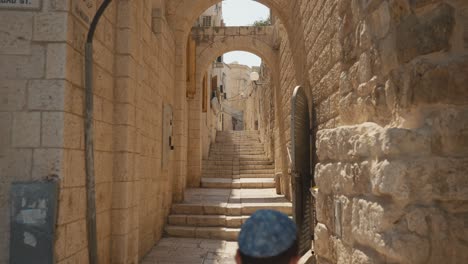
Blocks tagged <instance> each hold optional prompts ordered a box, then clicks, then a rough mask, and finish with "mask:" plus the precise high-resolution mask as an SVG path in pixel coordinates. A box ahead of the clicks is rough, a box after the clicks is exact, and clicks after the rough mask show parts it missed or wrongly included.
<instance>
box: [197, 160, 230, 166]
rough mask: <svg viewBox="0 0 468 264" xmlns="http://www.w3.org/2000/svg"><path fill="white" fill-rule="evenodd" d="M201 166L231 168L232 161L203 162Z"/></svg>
mask: <svg viewBox="0 0 468 264" xmlns="http://www.w3.org/2000/svg"><path fill="white" fill-rule="evenodd" d="M203 165H217V166H218V165H219V166H223V165H228V166H229V165H230V166H232V160H203Z"/></svg>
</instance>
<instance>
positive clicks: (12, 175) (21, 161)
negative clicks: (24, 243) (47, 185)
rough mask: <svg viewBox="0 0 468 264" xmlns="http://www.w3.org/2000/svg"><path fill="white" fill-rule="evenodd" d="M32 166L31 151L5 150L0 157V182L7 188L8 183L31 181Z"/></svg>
mask: <svg viewBox="0 0 468 264" xmlns="http://www.w3.org/2000/svg"><path fill="white" fill-rule="evenodd" d="M32 165H33V150H32V149H9V150H6V151H5V153H2V155H1V156H0V174H1V175H2V177H1V180H0V182H2V183H5V187H7V186H8V188H9V183H10V182H12V181H29V180H31V179H32V178H31V168H32ZM0 185H2V184H0ZM3 194H4V195H5V196H8V195H9V191H6V190H4V192H3ZM1 200H2V199H0V201H1ZM2 202H4V201H2ZM0 232H1V230H0Z"/></svg>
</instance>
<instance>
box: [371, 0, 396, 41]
mask: <svg viewBox="0 0 468 264" xmlns="http://www.w3.org/2000/svg"><path fill="white" fill-rule="evenodd" d="M391 22H392V21H391V14H390V8H389V4H388V2H387V1H384V2H382V3H381V4H380V6H379V8H378V9H377V10H376V11H374V12H373V13H372V14H371V16H370V25H371V27H372V31H373V33H374V34H375V35H376V36H377V37H378V38H383V37H385V35H386V34H387V33H388V31H389V30H390V26H391Z"/></svg>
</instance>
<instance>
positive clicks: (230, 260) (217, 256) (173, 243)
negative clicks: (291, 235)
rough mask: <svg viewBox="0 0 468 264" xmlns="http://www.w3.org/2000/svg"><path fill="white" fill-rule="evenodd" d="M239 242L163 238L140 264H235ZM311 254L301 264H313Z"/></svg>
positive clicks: (303, 258) (302, 259)
mask: <svg viewBox="0 0 468 264" xmlns="http://www.w3.org/2000/svg"><path fill="white" fill-rule="evenodd" d="M237 248H238V247H237V242H230V241H224V240H210V239H192V238H173V237H171V238H163V239H161V241H160V242H159V243H158V245H157V246H155V247H154V248H153V249H152V250H151V252H150V253H149V254H148V255H147V256H146V257H145V258H144V259H143V261H142V262H141V263H140V264H170V263H174V264H180V263H185V264H189V263H190V264H235V263H236V262H235V260H234V257H235V255H236V251H237ZM313 263H315V262H314V261H313V258H312V255H311V252H308V253H307V254H306V255H305V256H304V257H302V258H301V259H300V260H299V264H313Z"/></svg>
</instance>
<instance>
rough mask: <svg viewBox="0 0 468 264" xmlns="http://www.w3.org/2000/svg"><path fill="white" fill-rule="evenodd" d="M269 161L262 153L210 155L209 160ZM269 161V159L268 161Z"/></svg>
mask: <svg viewBox="0 0 468 264" xmlns="http://www.w3.org/2000/svg"><path fill="white" fill-rule="evenodd" d="M237 159H239V160H240V161H252V160H255V161H269V160H268V159H267V158H265V156H264V155H238V156H222V155H218V156H210V157H209V160H237ZM270 163H271V161H270Z"/></svg>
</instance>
